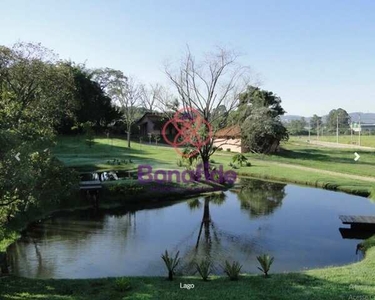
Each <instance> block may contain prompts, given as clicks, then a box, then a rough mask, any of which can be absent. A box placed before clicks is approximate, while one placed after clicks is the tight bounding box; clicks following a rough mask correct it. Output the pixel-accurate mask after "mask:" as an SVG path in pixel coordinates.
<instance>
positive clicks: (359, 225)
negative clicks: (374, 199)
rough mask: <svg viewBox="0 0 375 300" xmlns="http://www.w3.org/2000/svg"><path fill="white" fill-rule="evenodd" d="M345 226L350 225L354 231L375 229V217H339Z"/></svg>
mask: <svg viewBox="0 0 375 300" xmlns="http://www.w3.org/2000/svg"><path fill="white" fill-rule="evenodd" d="M339 218H340V220H341V222H342V223H343V224H349V225H350V227H351V228H352V229H370V230H373V229H375V216H345V215H341V216H339Z"/></svg>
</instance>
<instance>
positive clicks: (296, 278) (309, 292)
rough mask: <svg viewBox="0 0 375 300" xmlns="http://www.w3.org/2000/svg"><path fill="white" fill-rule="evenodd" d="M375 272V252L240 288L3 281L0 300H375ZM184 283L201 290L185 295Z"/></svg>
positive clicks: (246, 280) (157, 281) (154, 280)
mask: <svg viewBox="0 0 375 300" xmlns="http://www.w3.org/2000/svg"><path fill="white" fill-rule="evenodd" d="M119 263H122V262H119ZM123 263H125V262H123ZM374 268H375V248H370V249H368V250H367V252H366V258H365V259H364V260H363V261H361V262H359V263H355V264H351V265H348V266H344V267H331V268H325V269H317V270H311V271H306V272H300V273H287V274H275V275H272V276H271V277H270V278H268V279H265V278H263V277H262V276H260V275H243V276H242V277H241V278H240V280H239V281H237V282H233V281H229V279H227V278H225V277H213V278H212V279H211V280H210V281H209V282H203V281H202V280H201V279H199V278H197V277H178V278H176V280H175V281H173V282H169V281H167V280H166V279H165V278H161V277H129V278H127V280H128V282H129V283H130V285H131V289H130V290H128V291H119V290H118V289H117V285H116V279H114V278H107V279H92V280H33V279H25V278H17V277H3V278H0V299H4V300H11V299H12V300H13V299H25V300H26V299H28V300H36V299H51V300H62V299H64V300H70V299H71V300H73V299H74V300H86V299H90V300H99V299H111V300H117V299H163V300H164V299H166V300H168V299H186V300H189V299H289V300H293V299H295V300H297V299H298V300H300V299H330V300H331V299H373V298H371V297H373V295H375V283H374V276H373V270H374ZM180 283H182V284H184V283H188V284H194V286H195V287H194V289H191V290H184V289H181V288H180Z"/></svg>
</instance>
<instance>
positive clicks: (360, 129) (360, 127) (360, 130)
mask: <svg viewBox="0 0 375 300" xmlns="http://www.w3.org/2000/svg"><path fill="white" fill-rule="evenodd" d="M361 133H362V126H361V115H359V146H361Z"/></svg>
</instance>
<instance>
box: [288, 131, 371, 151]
mask: <svg viewBox="0 0 375 300" xmlns="http://www.w3.org/2000/svg"><path fill="white" fill-rule="evenodd" d="M290 139H291V140H292V141H300V142H301V141H307V139H308V137H307V136H301V138H299V137H291V138H290ZM310 139H311V140H312V141H316V140H318V139H317V137H316V135H311V136H310ZM319 141H322V142H330V143H336V142H337V139H336V136H335V135H323V136H319ZM339 143H340V144H346V145H359V137H358V133H355V134H353V136H350V135H339ZM361 146H365V147H373V148H375V135H368V133H364V134H363V135H361Z"/></svg>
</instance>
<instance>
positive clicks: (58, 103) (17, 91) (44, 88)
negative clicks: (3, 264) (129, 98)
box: [0, 43, 78, 222]
mask: <svg viewBox="0 0 375 300" xmlns="http://www.w3.org/2000/svg"><path fill="white" fill-rule="evenodd" d="M75 108H76V102H75V98H74V81H73V74H72V73H71V70H70V69H69V68H67V67H66V65H64V64H62V63H61V62H60V61H58V60H57V56H56V55H55V54H54V53H53V52H52V51H50V50H48V49H46V48H44V47H42V46H41V45H40V44H31V43H16V44H15V45H13V46H12V47H10V48H9V47H4V46H0V213H1V214H2V216H0V221H3V222H4V221H9V220H10V219H11V218H12V217H14V216H15V215H16V214H17V213H18V212H25V211H27V210H28V209H30V208H31V207H34V208H35V207H40V206H41V205H45V204H46V203H50V202H53V201H60V200H61V199H63V198H64V197H65V196H67V195H68V194H69V192H70V190H71V187H72V184H73V183H74V182H76V180H78V177H77V176H75V175H74V174H73V173H74V172H72V171H69V170H66V169H65V168H64V166H63V165H62V164H61V163H60V162H59V161H57V160H56V159H54V158H53V157H52V156H51V154H50V153H49V151H48V149H47V150H45V151H43V150H40V149H44V148H46V147H49V146H50V145H52V143H53V138H54V127H55V126H56V125H57V124H58V123H59V122H60V120H61V116H64V115H67V114H69V113H71V112H72V111H74V109H75ZM17 153H19V154H18V156H17V158H18V159H20V161H18V160H17V159H16V158H15V155H16V154H17Z"/></svg>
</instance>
